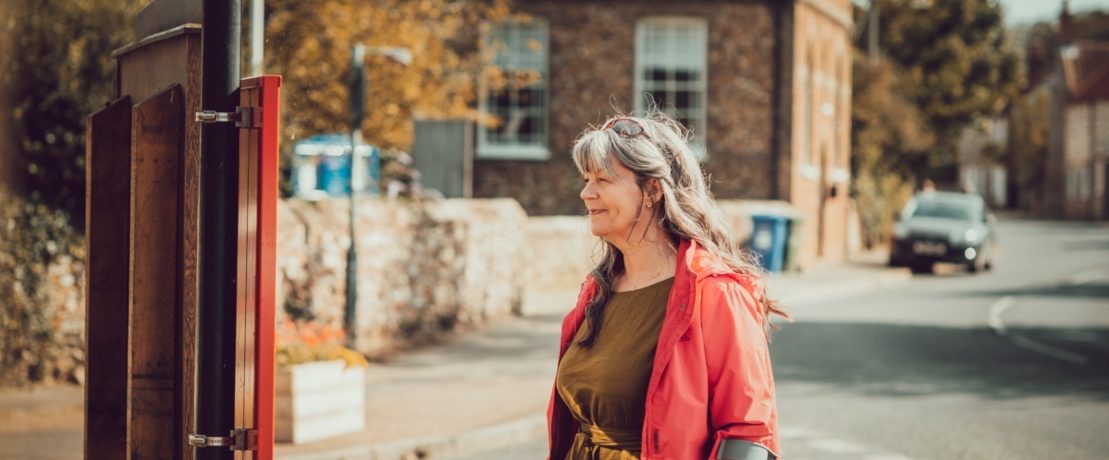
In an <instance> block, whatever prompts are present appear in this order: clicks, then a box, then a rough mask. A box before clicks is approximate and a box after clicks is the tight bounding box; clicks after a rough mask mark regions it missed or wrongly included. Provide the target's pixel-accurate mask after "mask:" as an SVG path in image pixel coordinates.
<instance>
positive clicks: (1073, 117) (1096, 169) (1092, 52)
mask: <svg viewBox="0 0 1109 460" xmlns="http://www.w3.org/2000/svg"><path fill="white" fill-rule="evenodd" d="M1059 22H1060V25H1059V27H1060V30H1059V34H1060V39H1061V42H1062V43H1063V45H1062V47H1061V48H1060V50H1059V65H1058V66H1057V67H1056V73H1055V75H1054V78H1053V80H1052V82H1051V83H1052V85H1053V87H1052V89H1053V104H1052V105H1053V107H1052V109H1053V113H1052V126H1051V142H1050V145H1049V149H1048V150H1049V151H1048V158H1047V162H1048V164H1047V165H1046V166H1047V167H1046V170H1047V174H1048V190H1047V197H1046V198H1047V201H1048V203H1049V210H1051V212H1053V213H1054V214H1055V215H1056V216H1058V217H1066V218H1076V219H1105V218H1109V183H1107V182H1109V41H1105V40H1089V39H1075V38H1072V30H1071V29H1072V27H1073V20H1072V17H1071V16H1070V13H1069V12H1068V10H1067V8H1066V3H1064V7H1063V12H1062V14H1061V16H1060V21H1059Z"/></svg>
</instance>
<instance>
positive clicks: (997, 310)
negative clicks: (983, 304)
mask: <svg viewBox="0 0 1109 460" xmlns="http://www.w3.org/2000/svg"><path fill="white" fill-rule="evenodd" d="M1014 304H1016V300H1015V299H1014V298H1013V296H1011V295H1007V296H1005V297H1002V298H1001V300H998V301H997V302H994V304H993V305H990V318H989V320H987V322H988V323H989V324H990V329H993V331H994V332H995V333H997V335H1001V336H1003V335H1005V323H1003V322H1001V313H1003V312H1004V311H1005V310H1008V309H1009V307H1012V306H1013V305H1014Z"/></svg>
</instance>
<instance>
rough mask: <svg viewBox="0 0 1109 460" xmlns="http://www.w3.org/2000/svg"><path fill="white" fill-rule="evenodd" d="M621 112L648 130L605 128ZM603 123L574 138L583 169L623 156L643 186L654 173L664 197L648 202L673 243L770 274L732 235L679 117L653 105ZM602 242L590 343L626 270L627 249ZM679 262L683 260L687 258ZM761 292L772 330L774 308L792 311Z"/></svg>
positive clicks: (586, 342)
mask: <svg viewBox="0 0 1109 460" xmlns="http://www.w3.org/2000/svg"><path fill="white" fill-rule="evenodd" d="M617 118H620V119H629V120H632V121H634V122H635V123H638V125H639V126H641V127H642V128H643V130H644V131H645V134H646V135H645V136H644V135H637V136H627V135H624V134H620V133H617V132H616V131H614V130H612V129H604V128H603V127H604V126H608V125H609V122H612V121H613V120H614V119H617ZM601 126H602V127H591V128H590V129H587V130H586V131H585V132H584V133H582V134H581V136H579V137H578V139H577V140H575V141H574V147H573V149H572V150H571V153H570V154H571V156H572V157H573V159H574V165H575V166H576V167H577V168H578V171H579V172H580V173H581V174H582V175H585V174H586V173H588V172H593V171H598V170H605V171H607V172H609V173H611V172H612V170H611V163H610V162H611V161H619V162H620V164H622V165H623V166H625V167H627V168H628V169H630V170H631V171H632V172H634V173H635V177H636V184H637V185H638V186H639V188H640V189H641V190H644V187H645V186H646V184H647V183H648V182H649V181H650V180H651V179H657V180H658V184H659V186H660V187H661V192H662V198H661V200H660V201H659V202H658V203H657V206H653V207H652V208H649V209H650V212H651V215H650V216H649V217H648V218H650V219H659V223H660V224H661V226H662V229H663V231H665V232H666V234H667V236H668V237H669V238H670V240H671V242H672V243H677V242H678V241H679V240H682V239H687V240H693V241H696V242H697V244H698V245H699V246H700V247H702V248H704V249H705V250H706V251H708V252H709V253H711V254H712V255H714V256H716V257H718V258H719V259H720V260H721V261H723V262H724V264H726V265H727V266H728V267H729V268H730V269H731V270H733V271H735V272H736V273H740V274H749V275H756V276H763V275H764V274H765V273H764V270H763V269H762V268H761V267H760V266H759V265H758V264H757V263H756V261H755V259H754V256H753V255H752V254H751V253H750V252H749V251H747V250H745V249H744V248H743V247H742V246H740V244H739V243H738V242H737V241H735V239H733V238H732V235H731V232H730V230H729V229H728V226H727V224H726V223H725V220H724V218H723V215H722V214H721V212H720V210H719V208H718V207H717V206H716V202H715V200H713V198H712V195H711V193H710V192H709V187H708V184H707V180H706V178H705V176H704V175H703V173H702V172H701V165H700V163H699V162H698V161H697V157H696V155H695V154H694V153H693V149H692V148H691V147H690V145H689V143H688V138H689V132H688V131H687V130H686V129H685V128H684V127H682V125H681V124H680V123H678V122H677V121H675V120H674V119H673V118H670V117H669V116H667V115H665V114H664V113H661V112H659V111H657V110H652V111H651V112H650V113H648V114H647V115H646V116H645V117H630V116H616V117H613V118H610V119H609V120H608V122H606V123H605V124H603V125H601ZM640 218H642V216H640ZM601 244H602V255H601V261H600V263H599V264H598V265H597V266H596V268H594V269H593V272H592V275H593V278H594V279H595V280H596V282H597V287H598V289H597V291H596V293H595V294H594V296H593V298H592V299H591V300H590V303H589V305H588V307H587V308H586V321H587V326H588V327H589V329H588V334H587V335H586V336H585V337H584V338H583V339H582V340H581V341H579V344H580V345H582V346H585V347H589V346H592V344H593V342H594V341H595V340H596V338H597V332H598V331H599V330H600V324H601V318H602V312H603V310H604V308H605V305H606V304H608V301H609V300H610V299H611V298H612V296H613V284H614V282H615V281H616V277H617V276H619V275H620V274H622V273H623V272H624V260H623V255H622V254H621V253H620V251H619V250H618V249H617V248H616V246H614V245H613V244H612V243H609V242H607V241H604V240H601ZM678 263H679V266H680V264H681V263H682V261H678ZM758 294H762V295H761V296H759V297H760V298H761V299H762V300H761V305H760V310H761V312H762V320H763V324H764V327H766V328H767V331H768V332H769V327H770V318H769V316H770V314H777V315H779V316H782V317H786V318H788V317H789V315H788V313H786V312H785V311H784V310H783V309H781V308H780V307H779V306H778V303H777V302H776V301H775V300H773V299H771V298H770V297H769V296H767V295H766V293H758Z"/></svg>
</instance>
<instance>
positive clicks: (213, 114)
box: [194, 107, 262, 128]
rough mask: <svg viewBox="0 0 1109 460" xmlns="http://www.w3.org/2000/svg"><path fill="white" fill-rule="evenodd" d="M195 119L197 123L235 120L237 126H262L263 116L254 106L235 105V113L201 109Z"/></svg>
mask: <svg viewBox="0 0 1109 460" xmlns="http://www.w3.org/2000/svg"><path fill="white" fill-rule="evenodd" d="M194 121H196V122H197V123H230V122H234V123H235V127H237V128H258V127H261V126H262V117H261V116H260V114H259V113H258V111H257V110H254V108H253V107H235V113H231V112H217V111H215V110H201V111H199V112H197V113H196V116H195V118H194Z"/></svg>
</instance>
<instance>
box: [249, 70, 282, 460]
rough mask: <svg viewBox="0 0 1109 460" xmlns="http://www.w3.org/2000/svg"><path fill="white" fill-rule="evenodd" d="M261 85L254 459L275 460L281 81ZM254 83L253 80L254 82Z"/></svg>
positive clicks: (264, 80)
mask: <svg viewBox="0 0 1109 460" xmlns="http://www.w3.org/2000/svg"><path fill="white" fill-rule="evenodd" d="M255 79H257V80H259V81H260V83H261V86H262V101H261V102H262V107H261V115H262V127H261V129H260V133H259V134H260V137H261V139H260V141H261V148H260V149H259V150H260V151H259V155H258V277H257V280H258V296H257V300H258V311H257V318H258V328H257V332H256V342H255V344H256V347H255V351H256V356H257V358H256V369H257V377H256V380H255V391H254V395H255V403H254V410H255V422H256V424H257V429H258V452H257V456H256V457H255V458H257V459H260V460H272V459H273V398H274V394H273V384H274V372H275V369H274V358H275V348H274V328H275V327H276V322H277V320H276V318H275V316H274V309H275V308H276V305H275V302H276V294H277V292H276V290H277V181H278V166H277V162H278V152H277V148H278V146H277V143H278V131H279V120H280V116H279V115H280V112H279V106H278V101H279V94H280V88H281V77H280V76H277V75H268V76H261V77H256V78H255ZM252 80H253V79H252Z"/></svg>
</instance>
